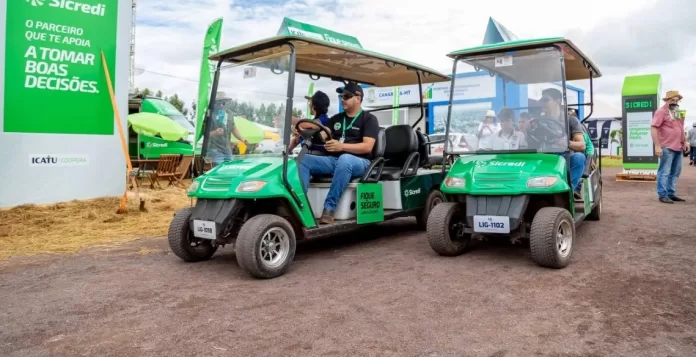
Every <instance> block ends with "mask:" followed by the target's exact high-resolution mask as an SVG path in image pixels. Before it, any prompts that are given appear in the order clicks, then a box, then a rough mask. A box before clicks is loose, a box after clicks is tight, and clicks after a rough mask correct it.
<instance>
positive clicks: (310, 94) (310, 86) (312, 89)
mask: <svg viewBox="0 0 696 357" xmlns="http://www.w3.org/2000/svg"><path fill="white" fill-rule="evenodd" d="M312 95H314V82H312V83H310V84H309V91H308V92H307V96H308V97H310V98H311V97H312ZM305 113H307V114H306V115H307V118H309V101H307V111H306V112H305Z"/></svg>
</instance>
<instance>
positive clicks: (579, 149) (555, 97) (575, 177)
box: [539, 88, 587, 199]
mask: <svg viewBox="0 0 696 357" xmlns="http://www.w3.org/2000/svg"><path fill="white" fill-rule="evenodd" d="M539 102H540V103H541V105H542V110H543V112H544V116H542V118H554V119H558V120H561V121H562V120H563V117H564V115H563V105H562V104H563V94H562V93H561V91H560V90H558V89H556V88H547V89H544V90H543V91H541V99H539ZM568 129H569V130H570V142H568V143H567V145H568V148H569V149H570V151H571V153H570V185H571V186H572V189H573V195H574V197H575V199H580V198H581V197H582V194H581V192H580V183H581V180H582V173H583V171H585V164H586V162H587V157H586V156H585V138H584V137H583V133H584V131H583V130H582V124H581V123H580V120H578V118H576V117H575V116H569V117H568ZM561 140H563V139H561ZM559 144H560V145H566V143H564V142H559Z"/></svg>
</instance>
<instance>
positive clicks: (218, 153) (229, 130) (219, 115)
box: [208, 103, 249, 167]
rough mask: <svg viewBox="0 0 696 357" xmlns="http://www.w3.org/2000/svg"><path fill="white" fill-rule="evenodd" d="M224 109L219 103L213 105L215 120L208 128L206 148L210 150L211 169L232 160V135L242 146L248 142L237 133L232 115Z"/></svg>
mask: <svg viewBox="0 0 696 357" xmlns="http://www.w3.org/2000/svg"><path fill="white" fill-rule="evenodd" d="M228 112H229V110H227V109H226V108H224V107H223V106H222V105H221V104H220V103H216V105H215V113H216V114H215V119H213V120H212V126H211V128H210V139H209V140H210V141H209V144H208V148H209V149H210V158H211V160H212V162H213V167H215V166H217V165H219V164H220V163H222V162H224V161H230V160H232V153H233V148H234V144H232V141H231V140H232V135H234V136H235V137H236V138H237V139H238V140H239V141H241V142H243V143H244V145H248V144H249V142H248V141H247V140H246V139H245V138H244V137H243V136H242V135H241V134H240V133H239V129H237V126H236V125H234V118H233V117H232V115H231V114H232V113H231V112H229V114H228Z"/></svg>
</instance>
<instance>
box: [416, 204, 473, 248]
mask: <svg viewBox="0 0 696 357" xmlns="http://www.w3.org/2000/svg"><path fill="white" fill-rule="evenodd" d="M464 214H465V212H463V211H462V209H461V206H460V205H459V204H458V203H456V202H443V203H441V204H439V205H437V206H435V207H433V210H432V211H431V212H430V216H428V228H427V235H428V243H429V244H430V248H432V249H433V250H434V251H435V253H437V254H439V255H442V256H446V257H454V256H457V255H461V254H463V253H464V252H465V251H466V249H467V248H468V247H469V242H470V241H471V234H467V233H465V232H464V221H465V220H466V217H465V216H464Z"/></svg>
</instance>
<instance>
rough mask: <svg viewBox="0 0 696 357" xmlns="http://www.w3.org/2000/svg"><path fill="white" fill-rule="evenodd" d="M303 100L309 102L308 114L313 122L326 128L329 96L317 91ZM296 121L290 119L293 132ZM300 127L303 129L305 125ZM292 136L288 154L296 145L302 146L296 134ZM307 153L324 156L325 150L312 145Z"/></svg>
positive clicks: (296, 119)
mask: <svg viewBox="0 0 696 357" xmlns="http://www.w3.org/2000/svg"><path fill="white" fill-rule="evenodd" d="M305 99H307V101H308V102H309V112H310V114H311V115H313V116H314V120H319V121H320V122H321V124H322V125H324V126H326V123H327V122H328V121H329V116H328V115H327V114H326V113H327V112H328V111H329V106H330V105H331V100H330V99H329V96H328V95H326V93H324V92H322V91H320V90H318V91H316V92H315V93H314V94H313V95H312V96H311V97H309V96H305ZM298 121H299V119H298V118H295V117H293V118H292V126H293V130H295V124H297V122H298ZM300 126H301V127H304V126H305V125H300ZM307 127H310V126H307ZM293 134H294V136H293V137H292V139H290V145H288V152H291V151H292V150H293V149H294V148H295V147H296V146H297V144H302V141H303V139H302V138H301V137H300V135H299V134H298V133H297V132H294V133H293ZM308 153H309V154H313V155H324V154H325V153H326V149H325V148H324V146H323V145H317V144H313V145H312V147H311V148H309V152H308Z"/></svg>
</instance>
